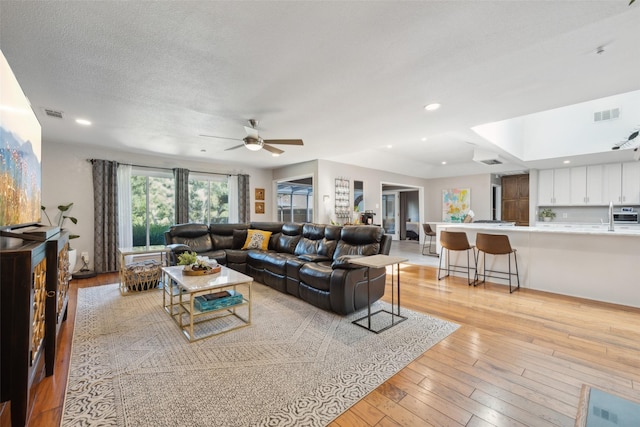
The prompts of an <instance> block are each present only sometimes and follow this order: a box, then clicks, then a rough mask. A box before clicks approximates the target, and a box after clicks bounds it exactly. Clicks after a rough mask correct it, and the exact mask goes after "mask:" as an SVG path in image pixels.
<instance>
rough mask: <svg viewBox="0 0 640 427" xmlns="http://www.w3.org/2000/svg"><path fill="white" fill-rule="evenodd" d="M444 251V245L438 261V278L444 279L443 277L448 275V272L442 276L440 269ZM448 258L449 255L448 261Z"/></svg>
mask: <svg viewBox="0 0 640 427" xmlns="http://www.w3.org/2000/svg"><path fill="white" fill-rule="evenodd" d="M443 252H444V246H443V247H441V248H440V260H439V262H438V280H442V279H444V278H445V277H447V276H448V274H447V276H442V277H440V270H441V269H442V253H443ZM448 260H449V257H447V261H448Z"/></svg>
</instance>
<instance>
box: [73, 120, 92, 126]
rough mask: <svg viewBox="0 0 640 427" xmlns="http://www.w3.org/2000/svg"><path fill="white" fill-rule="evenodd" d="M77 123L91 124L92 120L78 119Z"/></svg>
mask: <svg viewBox="0 0 640 427" xmlns="http://www.w3.org/2000/svg"><path fill="white" fill-rule="evenodd" d="M76 123H77V124H79V125H82V126H91V122H90V121H89V120H87V119H76Z"/></svg>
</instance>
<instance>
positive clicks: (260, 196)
mask: <svg viewBox="0 0 640 427" xmlns="http://www.w3.org/2000/svg"><path fill="white" fill-rule="evenodd" d="M256 200H264V188H256Z"/></svg>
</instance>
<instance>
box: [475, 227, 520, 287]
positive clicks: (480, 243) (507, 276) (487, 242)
mask: <svg viewBox="0 0 640 427" xmlns="http://www.w3.org/2000/svg"><path fill="white" fill-rule="evenodd" d="M476 247H477V248H478V260H479V258H480V254H481V253H482V254H483V257H482V259H483V263H482V282H479V283H485V282H486V278H487V272H489V273H490V274H489V275H488V276H489V277H495V278H498V279H503V280H509V293H513V291H514V290H515V289H520V275H519V274H518V259H517V257H516V250H515V249H513V248H512V247H511V243H510V242H509V236H507V235H504V234H487V233H478V234H477V235H476ZM487 254H489V255H507V256H508V258H509V270H508V271H497V270H488V269H487V268H486V265H487ZM511 254H513V260H514V263H515V268H516V271H515V273H513V272H512V271H511ZM512 276H516V280H517V283H518V286H517V287H516V288H513V287H512V285H511V277H512ZM477 277H478V271H477V270H476V284H479V283H478V281H477Z"/></svg>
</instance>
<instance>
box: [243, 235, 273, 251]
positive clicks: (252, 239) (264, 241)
mask: <svg viewBox="0 0 640 427" xmlns="http://www.w3.org/2000/svg"><path fill="white" fill-rule="evenodd" d="M269 237H271V232H270V231H262V230H247V240H245V242H244V246H243V247H242V249H243V250H244V249H262V250H263V251H266V250H267V248H268V247H269Z"/></svg>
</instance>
